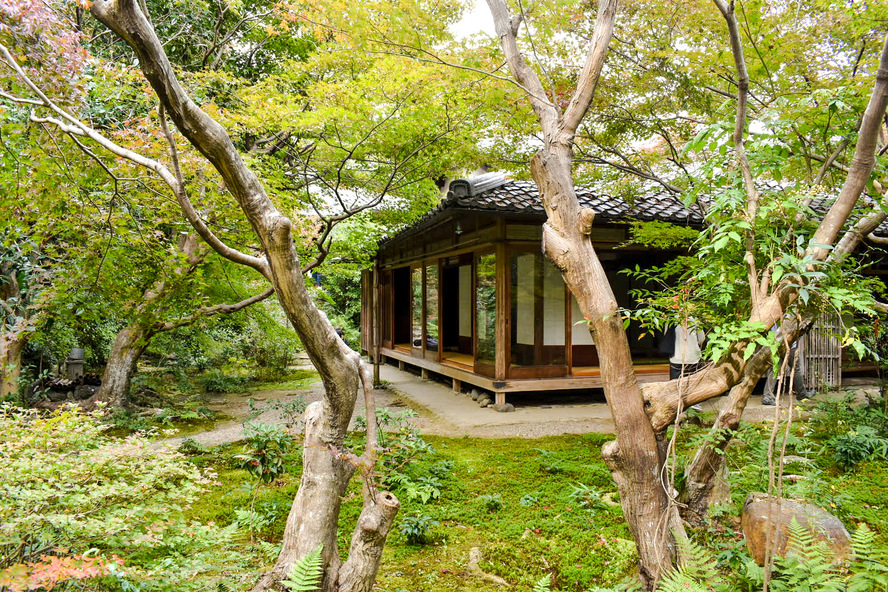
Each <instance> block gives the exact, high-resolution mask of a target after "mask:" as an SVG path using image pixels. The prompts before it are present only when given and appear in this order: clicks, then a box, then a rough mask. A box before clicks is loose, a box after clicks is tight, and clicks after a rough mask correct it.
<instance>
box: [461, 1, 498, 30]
mask: <svg viewBox="0 0 888 592" xmlns="http://www.w3.org/2000/svg"><path fill="white" fill-rule="evenodd" d="M450 31H451V32H452V33H453V34H454V36H456V38H457V39H464V38H466V37H469V36H471V35H474V34H476V33H483V34H485V35H488V36H490V37H495V36H496V27H494V26H493V17H492V16H490V9H489V8H488V7H487V2H486V1H485V0H475V6H474V8H472V9H471V10H469V11H468V12H466V14H465V15H464V16H463V18H462V20H461V21H459V22H458V23H456V24H455V25H453V26H452V27H450Z"/></svg>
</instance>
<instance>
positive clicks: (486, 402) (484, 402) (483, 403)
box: [478, 397, 493, 407]
mask: <svg viewBox="0 0 888 592" xmlns="http://www.w3.org/2000/svg"><path fill="white" fill-rule="evenodd" d="M491 403H493V401H491V400H490V398H489V397H481V398H480V399H478V405H479V406H481V407H487V406H488V405H490V404H491Z"/></svg>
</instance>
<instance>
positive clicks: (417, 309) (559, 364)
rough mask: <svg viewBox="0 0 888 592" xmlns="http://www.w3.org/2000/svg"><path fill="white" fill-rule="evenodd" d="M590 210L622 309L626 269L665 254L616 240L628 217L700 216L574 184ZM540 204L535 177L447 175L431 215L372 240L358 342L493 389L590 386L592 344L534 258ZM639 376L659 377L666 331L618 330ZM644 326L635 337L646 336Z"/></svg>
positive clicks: (563, 293)
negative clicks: (375, 245) (625, 333)
mask: <svg viewBox="0 0 888 592" xmlns="http://www.w3.org/2000/svg"><path fill="white" fill-rule="evenodd" d="M578 196H579V199H580V201H581V202H582V204H583V205H584V206H587V207H591V208H594V210H595V211H596V217H595V226H594V228H593V231H592V233H591V239H592V242H593V243H594V245H595V247H596V249H597V251H598V253H599V257H600V259H601V261H602V264H603V265H604V267H605V270H606V271H607V275H608V278H609V280H610V282H611V285H612V286H613V289H614V292H615V293H616V296H617V299H618V302H619V304H620V305H621V306H624V307H627V308H629V307H631V306H632V305H633V302H632V297H631V295H630V291H631V290H632V288H633V287H636V284H635V280H634V279H632V278H631V277H630V276H628V275H626V274H621V273H619V272H620V271H621V270H622V269H625V268H635V266H636V265H638V266H642V267H645V266H650V265H655V264H660V263H663V262H665V261H666V260H667V259H668V258H670V257H672V256H674V255H675V254H674V253H666V252H660V251H652V250H650V249H646V248H641V247H638V246H635V247H633V246H632V245H627V244H626V243H627V238H628V225H627V222H629V221H631V220H663V221H668V222H673V223H677V224H693V225H700V224H701V223H702V217H701V216H700V215H699V214H698V213H695V212H692V211H689V210H688V209H687V208H685V207H684V205H683V204H682V203H681V201H680V200H678V199H676V198H674V197H672V196H670V195H668V194H664V193H659V194H653V195H648V196H639V197H638V198H637V199H636V200H634V202H633V203H632V204H628V203H626V202H625V201H623V200H622V199H620V198H617V197H612V196H608V195H603V194H595V193H592V192H591V191H587V190H582V189H580V190H579V191H578ZM544 221H545V213H544V211H543V207H542V204H541V202H540V198H539V193H538V191H537V188H536V186H535V185H534V184H533V183H531V182H526V181H509V180H506V179H505V178H504V177H503V176H502V175H499V174H496V173H490V174H486V175H481V176H479V177H475V178H473V179H469V180H455V181H453V182H451V184H450V190H449V192H448V194H447V197H446V198H445V199H444V200H443V201H442V202H441V204H440V205H439V206H438V207H437V208H436V209H435V210H434V211H432V212H430V213H429V214H427V215H426V216H425V217H423V218H422V219H421V220H420V221H419V222H417V223H416V224H414V225H413V226H411V227H409V228H406V229H404V230H403V231H401V232H400V233H399V234H397V235H396V236H393V237H391V238H389V239H387V240H384V241H383V242H382V243H381V244H380V247H379V251H378V254H377V258H376V262H375V265H374V268H373V270H371V271H368V272H365V274H364V282H363V290H364V293H363V317H362V340H363V343H362V347H363V349H364V350H365V351H367V352H368V353H371V354H378V355H379V356H380V359H381V360H385V359H390V360H397V361H398V363H399V365H400V366H401V367H403V366H404V365H412V366H414V367H418V368H420V369H421V370H422V372H423V374H424V375H425V374H426V373H427V372H429V371H432V372H436V373H439V374H441V375H444V376H447V377H450V378H451V379H453V385H454V389H455V390H456V389H459V388H461V387H462V385H463V384H464V383H465V384H469V385H475V386H478V387H481V388H484V389H487V390H489V391H492V392H494V393H496V402H497V403H500V404H502V403H504V402H505V400H506V395H507V394H508V393H514V392H518V391H548V390H564V389H586V388H600V387H601V378H600V372H599V368H598V353H597V350H596V346H595V343H594V341H593V339H592V337H591V335H590V333H589V330H588V328H587V326H586V324H585V322H584V319H583V317H582V315H581V314H580V311H579V307H578V305H577V303H576V301H575V300H574V298H573V297H572V296H571V294H570V292H569V291H568V290H567V288H566V286H565V285H564V282H563V280H562V278H561V274H560V272H559V271H558V270H557V269H556V268H555V267H554V266H553V265H552V264H551V263H550V262H549V261H548V260H547V259H546V258H545V257H544V256H543V254H542V252H541V245H540V241H541V238H542V224H543V222H544ZM629 333H630V335H629V337H630V343H631V344H632V354H633V358H634V360H635V364H636V366H635V368H636V373H637V375H638V378H639V380H640V381H642V382H653V381H659V380H667V379H668V375H669V368H668V357H669V356H670V355H671V353H672V343H671V341H670V340H669V338H668V336H664V335H660V334H656V333H654V334H651V333H650V332H649V331H641V330H640V329H638V328H636V327H630V329H629ZM645 333H646V334H645Z"/></svg>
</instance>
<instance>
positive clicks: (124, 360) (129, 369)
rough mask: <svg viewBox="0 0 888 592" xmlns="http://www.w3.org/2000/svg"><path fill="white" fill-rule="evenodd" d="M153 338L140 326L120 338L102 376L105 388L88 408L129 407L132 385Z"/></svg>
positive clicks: (100, 390) (135, 326) (93, 398)
mask: <svg viewBox="0 0 888 592" xmlns="http://www.w3.org/2000/svg"><path fill="white" fill-rule="evenodd" d="M151 337H152V334H151V333H149V332H148V330H147V329H145V328H144V327H142V326H140V325H131V326H129V327H126V328H125V329H123V330H121V331H120V332H119V333H118V334H117V337H116V338H115V339H114V345H112V346H111V353H110V354H108V361H107V364H106V365H105V372H104V373H103V374H102V386H100V387H99V390H98V392H96V394H95V395H93V396H92V397H90V398H89V399H87V401H85V402H84V407H86V408H92V407H95V405H96V403H105V404H107V405H108V407H111V408H112V409H119V408H122V407H125V406H126V404H127V402H128V395H129V387H130V382H131V381H132V378H133V375H134V374H135V373H136V368H137V366H138V363H139V358H140V357H142V354H143V353H145V348H146V347H148V341H149V340H150V339H151Z"/></svg>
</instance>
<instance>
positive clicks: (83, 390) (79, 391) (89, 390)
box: [74, 384, 99, 401]
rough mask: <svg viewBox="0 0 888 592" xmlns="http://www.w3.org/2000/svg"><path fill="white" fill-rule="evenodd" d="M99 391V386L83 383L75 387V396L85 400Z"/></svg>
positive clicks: (79, 399)
mask: <svg viewBox="0 0 888 592" xmlns="http://www.w3.org/2000/svg"><path fill="white" fill-rule="evenodd" d="M97 392H99V387H97V386H92V385H89V384H82V385H80V386H78V387H77V388H75V389H74V398H75V399H77V400H78V401H85V400H86V399H89V398H90V397H92V396H93V395H94V394H96V393H97Z"/></svg>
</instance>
